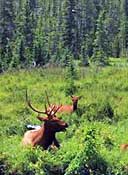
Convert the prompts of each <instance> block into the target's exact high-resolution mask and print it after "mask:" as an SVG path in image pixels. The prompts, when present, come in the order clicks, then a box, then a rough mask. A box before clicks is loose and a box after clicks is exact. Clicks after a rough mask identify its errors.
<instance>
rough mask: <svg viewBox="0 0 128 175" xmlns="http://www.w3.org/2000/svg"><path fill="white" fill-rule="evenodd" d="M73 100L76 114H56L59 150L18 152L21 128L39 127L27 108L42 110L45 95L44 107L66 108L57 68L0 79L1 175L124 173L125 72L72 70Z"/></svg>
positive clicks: (127, 164) (127, 162) (127, 134)
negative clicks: (63, 126)
mask: <svg viewBox="0 0 128 175" xmlns="http://www.w3.org/2000/svg"><path fill="white" fill-rule="evenodd" d="M77 74H78V78H77V79H76V80H74V84H75V86H76V92H75V95H82V98H81V99H80V101H79V103H78V107H79V109H78V112H77V113H73V114H71V115H69V114H57V116H58V117H60V118H62V119H63V120H64V121H66V122H67V123H68V124H69V127H68V129H67V130H66V132H61V133H58V134H57V138H58V140H59V142H60V145H61V147H60V148H59V149H55V150H52V149H51V150H47V151H42V150H41V148H39V147H37V148H35V149H33V148H23V147H22V145H21V140H22V137H23V134H24V132H25V131H26V130H27V129H26V125H27V124H41V122H40V121H38V120H37V119H36V115H37V114H36V113H34V112H33V111H31V109H29V108H28V106H27V105H26V101H25V90H26V88H27V89H28V92H29V96H30V98H31V101H32V103H33V104H34V106H36V107H37V108H38V109H41V110H42V109H44V103H45V90H47V92H48V94H49V96H50V102H51V103H56V104H60V103H62V104H71V99H70V97H69V96H67V95H66V93H65V92H66V88H67V83H68V82H67V79H66V70H65V69H63V68H47V69H41V68H38V69H36V68H35V69H30V70H19V71H10V72H6V73H4V74H1V75H0V140H1V142H0V174H1V175H86V174H87V175H89V174H90V175H93V174H95V175H101V174H104V175H125V174H128V151H122V150H120V145H121V144H122V143H128V69H127V66H126V67H125V66H119V65H118V66H115V63H114V64H113V63H112V65H111V66H108V67H94V66H92V67H87V68H79V67H78V68H77Z"/></svg>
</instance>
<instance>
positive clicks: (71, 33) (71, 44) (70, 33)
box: [63, 0, 76, 57]
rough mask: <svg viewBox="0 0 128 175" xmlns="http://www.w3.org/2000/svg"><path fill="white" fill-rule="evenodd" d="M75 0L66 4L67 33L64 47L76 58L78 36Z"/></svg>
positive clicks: (68, 0)
mask: <svg viewBox="0 0 128 175" xmlns="http://www.w3.org/2000/svg"><path fill="white" fill-rule="evenodd" d="M75 5H76V4H75V0H66V4H65V33H64V36H63V37H64V38H63V40H64V46H65V47H67V48H68V50H69V51H70V52H71V53H72V54H73V56H74V57H75V56H76V55H75V36H76V21H75Z"/></svg>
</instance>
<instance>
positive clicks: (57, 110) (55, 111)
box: [53, 104, 62, 115]
mask: <svg viewBox="0 0 128 175" xmlns="http://www.w3.org/2000/svg"><path fill="white" fill-rule="evenodd" d="M61 107H62V104H61V105H59V106H58V107H57V109H56V110H55V111H54V114H53V115H55V114H56V113H57V111H58V110H59V109H60V108H61Z"/></svg>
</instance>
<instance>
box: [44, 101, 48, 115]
mask: <svg viewBox="0 0 128 175" xmlns="http://www.w3.org/2000/svg"><path fill="white" fill-rule="evenodd" d="M44 107H45V113H46V114H47V112H48V111H47V106H46V103H45V105H44Z"/></svg>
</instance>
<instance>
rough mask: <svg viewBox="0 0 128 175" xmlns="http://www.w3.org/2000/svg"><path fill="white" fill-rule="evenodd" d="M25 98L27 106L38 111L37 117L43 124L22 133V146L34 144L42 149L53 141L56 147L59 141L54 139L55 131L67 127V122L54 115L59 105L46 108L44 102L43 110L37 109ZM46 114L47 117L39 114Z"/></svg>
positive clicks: (46, 147)
mask: <svg viewBox="0 0 128 175" xmlns="http://www.w3.org/2000/svg"><path fill="white" fill-rule="evenodd" d="M26 99H27V104H28V106H29V107H30V108H31V109H32V110H33V111H35V112H37V113H38V116H37V118H38V119H39V120H40V121H43V122H44V124H43V125H42V126H41V127H40V128H39V129H36V130H35V129H34V130H30V131H27V132H26V133H25V134H24V137H23V140H22V144H23V145H24V146H27V145H31V146H32V147H35V146H36V145H40V146H41V147H42V148H43V149H45V150H46V149H48V148H49V146H51V145H52V144H53V143H54V145H55V146H56V147H59V146H60V145H59V142H58V140H57V139H56V136H55V134H56V132H61V131H65V130H66V128H67V127H68V124H67V123H66V122H64V121H62V120H60V119H59V118H57V117H56V115H55V114H56V112H57V111H58V110H59V108H60V107H61V105H60V106H58V107H57V108H56V109H55V106H53V107H52V108H51V109H50V110H47V107H46V104H45V111H44V112H43V111H39V110H38V109H36V108H35V107H33V106H32V104H31V102H30V100H28V98H26ZM41 113H42V114H46V115H47V117H41V116H40V115H39V114H41Z"/></svg>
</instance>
